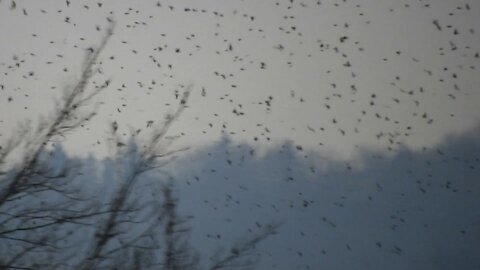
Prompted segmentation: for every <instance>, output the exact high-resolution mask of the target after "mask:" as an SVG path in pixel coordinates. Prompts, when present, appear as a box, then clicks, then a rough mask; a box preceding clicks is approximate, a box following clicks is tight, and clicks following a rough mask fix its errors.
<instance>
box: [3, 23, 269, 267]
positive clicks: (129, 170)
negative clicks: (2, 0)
mask: <svg viewBox="0 0 480 270" xmlns="http://www.w3.org/2000/svg"><path fill="white" fill-rule="evenodd" d="M113 30H114V24H113V23H112V24H111V25H110V27H109V29H108V30H107V32H106V34H105V36H104V37H103V39H102V41H101V43H100V45H99V46H98V48H97V49H95V50H91V51H92V52H91V53H90V54H88V55H87V56H86V61H85V63H84V65H83V69H82V73H81V76H80V78H79V80H78V81H77V82H76V84H74V85H73V86H72V87H71V88H67V89H65V91H64V95H63V97H62V98H61V99H60V100H59V101H57V106H56V108H55V111H54V113H53V114H52V116H51V117H48V118H45V119H43V120H40V121H39V122H40V124H39V125H38V127H37V128H35V129H31V127H30V125H28V124H25V125H23V126H21V127H20V128H19V130H18V132H17V134H15V136H13V137H12V138H11V139H10V140H8V141H7V142H5V143H4V145H2V147H1V148H0V269H82V270H89V269H166V270H180V269H200V268H201V266H200V257H199V255H198V253H197V252H195V250H194V249H193V247H192V245H191V244H190V241H189V234H190V232H191V230H190V227H189V223H188V221H189V220H188V219H187V218H185V217H183V216H182V215H180V214H179V213H178V198H177V196H175V195H174V193H175V188H174V184H173V181H172V179H171V177H170V176H169V175H168V174H167V173H166V172H164V171H163V170H162V168H163V167H164V166H165V165H166V164H168V163H170V162H173V161H174V157H175V154H176V153H178V152H181V151H185V150H186V149H185V148H182V149H174V150H171V144H172V142H173V140H171V139H167V137H166V135H167V134H168V132H169V130H170V128H171V126H172V125H173V123H174V122H175V121H177V120H178V119H179V118H180V116H181V115H182V113H183V112H184V110H185V109H186V108H187V104H188V99H189V96H190V93H191V90H192V87H191V86H190V87H187V88H186V90H185V91H184V93H183V96H182V97H181V99H180V102H179V104H178V107H177V108H176V110H175V111H174V112H173V113H171V114H168V115H167V116H166V117H165V119H164V121H163V122H161V121H159V125H158V126H153V127H152V128H151V129H149V130H150V133H148V132H140V131H131V135H130V136H129V137H128V138H127V139H126V141H125V139H123V137H122V136H120V135H119V134H118V123H116V122H114V123H112V124H111V137H110V140H109V142H110V143H111V149H112V150H113V154H112V157H111V158H110V161H111V163H112V164H113V167H112V168H113V171H114V172H112V175H114V177H113V178H112V179H103V180H105V181H109V182H108V183H107V185H106V186H107V188H106V189H102V190H100V191H98V193H99V194H100V195H103V196H106V199H104V200H102V199H100V198H99V196H97V197H96V196H95V195H98V194H90V195H85V192H84V191H85V187H84V183H83V182H82V181H79V180H78V179H79V178H78V177H77V175H78V174H79V172H80V169H81V166H82V162H81V160H80V159H71V158H65V159H64V162H61V163H58V162H57V163H55V162H52V160H55V158H54V156H55V155H56V154H57V152H58V151H57V152H56V151H55V149H56V148H55V147H54V140H55V139H56V138H58V137H66V136H68V135H69V134H70V133H71V132H73V131H75V130H76V129H77V128H79V127H80V126H82V125H83V124H85V123H86V122H87V121H89V120H90V119H92V117H94V116H95V110H94V109H91V108H90V109H88V108H89V105H90V104H91V102H92V100H93V98H94V97H95V96H96V95H98V94H99V93H100V92H101V91H103V90H104V89H106V88H107V87H108V86H109V84H110V81H109V80H107V81H105V82H104V83H102V84H101V85H100V86H98V87H96V88H95V89H93V90H89V85H90V81H91V80H92V78H93V77H94V76H95V74H96V70H97V69H96V68H97V65H98V63H99V60H98V59H99V56H100V54H101V53H102V51H103V50H104V48H105V46H106V45H107V43H108V41H109V39H110V37H111V36H112V35H113ZM16 156H19V157H20V158H19V159H18V158H16ZM276 228H277V226H273V225H272V226H265V227H264V230H262V231H259V232H258V234H257V235H255V236H254V237H252V238H251V239H247V240H245V241H243V242H239V243H237V244H235V245H233V247H231V248H230V249H223V250H220V251H218V252H217V253H216V254H214V256H213V257H212V259H211V261H210V264H211V266H210V267H208V269H212V270H213V269H227V268H228V269H231V268H242V269H243V268H247V267H251V266H253V265H254V264H255V262H256V256H255V254H254V253H253V252H252V251H254V250H255V248H256V244H257V243H259V242H261V241H262V240H264V239H265V238H266V237H268V236H270V235H271V234H273V233H275V229H276Z"/></svg>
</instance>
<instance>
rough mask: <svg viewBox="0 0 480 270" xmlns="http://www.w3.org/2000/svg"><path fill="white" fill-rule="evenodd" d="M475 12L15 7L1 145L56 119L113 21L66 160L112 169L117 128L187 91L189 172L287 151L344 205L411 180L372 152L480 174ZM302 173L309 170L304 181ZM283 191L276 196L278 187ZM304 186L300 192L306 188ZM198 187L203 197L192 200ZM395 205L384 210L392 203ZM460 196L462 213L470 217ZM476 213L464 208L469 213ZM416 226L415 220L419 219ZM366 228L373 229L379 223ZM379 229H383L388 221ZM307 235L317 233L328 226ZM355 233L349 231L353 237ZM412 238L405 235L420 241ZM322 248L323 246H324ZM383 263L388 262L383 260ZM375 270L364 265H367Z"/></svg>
mask: <svg viewBox="0 0 480 270" xmlns="http://www.w3.org/2000/svg"><path fill="white" fill-rule="evenodd" d="M479 15H480V5H479V4H478V3H476V2H475V1H466V2H465V1H447V0H442V1H421V0H417V1H404V0H402V1H394V0H386V1H373V0H364V1H352V0H338V1H327V0H321V1H316V0H314V1H306V0H305V1H297V0H287V1H285V0H278V1H254V0H243V1H242V0H238V1H233V0H232V1H218V0H217V1H214V0H205V1H203V0H202V1H193V0H192V1H183V0H182V1H156V0H155V1H135V2H132V1H71V2H69V1H20V0H17V1H10V0H9V1H7V0H3V1H0V36H1V37H2V38H1V41H0V86H1V89H0V142H4V141H6V140H7V138H8V137H9V136H11V135H12V134H15V132H16V128H17V127H18V125H19V124H21V123H23V122H24V121H26V120H31V121H32V125H33V126H34V125H35V124H36V123H38V120H39V119H41V117H48V115H49V114H51V113H52V112H53V110H54V108H55V107H54V106H55V100H56V98H57V99H58V98H59V97H60V96H61V94H62V90H63V89H68V88H69V87H71V86H72V84H73V82H75V80H76V79H78V78H79V76H80V73H81V67H82V62H83V61H84V58H85V55H86V54H87V52H88V49H89V48H96V47H98V45H99V43H100V41H101V38H102V36H103V35H104V31H105V29H107V28H108V25H109V21H115V22H116V26H115V28H114V31H113V33H114V34H113V35H112V38H111V39H110V41H109V42H108V44H107V46H106V48H105V49H104V51H103V52H102V54H101V55H100V61H101V63H99V64H98V65H97V68H98V70H97V74H96V75H95V76H94V77H93V79H92V82H91V86H90V88H89V89H91V91H95V90H94V89H95V88H94V87H95V85H100V84H101V83H102V82H104V81H105V80H107V79H109V80H111V82H110V85H109V87H108V88H106V89H105V90H104V91H102V92H101V93H100V94H99V95H97V96H96V98H95V101H94V104H92V105H91V107H90V109H96V110H97V115H96V117H95V118H94V119H93V120H92V121H90V122H89V123H87V124H86V125H85V126H83V127H82V128H80V129H79V130H78V131H75V132H74V133H72V134H69V137H68V138H65V139H59V142H62V143H63V144H64V147H65V149H66V151H67V152H68V153H69V154H70V155H73V156H81V157H87V156H89V155H93V156H95V157H96V158H98V159H101V158H104V157H106V156H108V153H109V151H108V147H107V145H108V130H109V129H110V128H111V124H112V122H114V121H116V122H117V123H118V124H119V127H120V128H119V129H120V131H121V132H123V133H124V134H125V137H128V136H129V134H130V133H129V132H130V130H138V129H142V130H148V129H149V128H150V127H149V124H148V123H149V121H153V122H152V123H154V124H155V125H156V124H161V123H162V122H163V121H164V120H165V115H166V114H168V113H171V112H173V111H174V110H175V108H176V106H177V104H178V103H179V97H181V94H182V92H184V91H185V90H186V89H191V90H192V92H191V96H190V98H189V100H188V103H187V105H188V107H187V109H186V110H185V111H184V112H183V114H182V115H181V117H180V119H179V120H178V121H177V122H175V124H174V126H173V127H172V129H171V130H170V133H169V136H171V137H172V138H173V137H178V138H177V139H176V140H175V142H174V143H173V145H172V148H173V149H176V148H182V147H185V146H187V147H189V148H190V150H189V151H188V152H187V153H185V155H186V156H185V157H184V159H185V160H189V159H192V161H191V163H192V164H195V163H196V161H197V160H199V161H201V160H203V159H204V158H205V157H206V156H208V155H207V152H208V151H206V152H205V151H204V149H207V148H209V147H211V148H214V149H216V148H218V145H219V144H220V145H221V144H222V143H223V142H225V140H228V144H229V145H232V147H233V148H235V147H237V146H239V147H240V146H245V147H247V146H248V147H250V148H252V149H254V150H255V157H252V159H253V160H255V161H256V162H259V160H262V158H264V159H266V160H267V159H268V158H272V154H271V153H272V152H275V151H277V150H278V149H283V147H285V146H286V145H287V146H289V147H292V148H293V151H294V152H295V154H294V155H293V156H294V157H295V158H292V159H293V160H295V159H298V158H300V159H301V160H302V161H301V163H302V164H303V163H304V162H305V163H306V164H310V165H309V166H310V167H311V166H314V167H315V168H317V170H318V171H316V173H315V177H317V178H318V177H324V176H329V175H330V176H329V177H331V178H333V179H338V180H337V181H340V182H339V184H338V186H336V187H335V188H337V189H338V190H337V191H338V193H342V192H343V191H346V190H351V189H353V190H357V191H358V190H363V189H368V188H369V187H371V183H366V182H365V183H364V184H365V186H358V184H354V183H353V182H355V181H354V180H344V179H347V178H348V179H354V178H355V177H362V173H361V172H364V173H365V175H367V176H368V177H370V174H371V173H372V174H375V175H376V176H375V177H376V178H377V179H378V181H380V182H381V181H383V180H382V177H385V176H386V175H389V174H392V175H394V176H395V178H402V173H400V172H397V171H395V170H393V171H392V170H390V169H388V168H389V167H388V166H387V165H386V164H383V163H382V164H375V163H372V161H371V160H370V158H369V156H371V155H373V156H375V155H378V156H382V157H385V158H388V159H387V160H391V161H392V162H399V163H398V164H402V165H401V166H400V165H399V166H400V167H401V168H405V170H408V168H410V167H411V166H413V167H415V166H416V165H415V164H408V162H406V161H404V156H405V155H406V154H405V153H408V154H409V155H412V156H418V157H425V155H433V156H434V154H432V153H447V155H449V154H450V153H449V152H446V150H445V149H450V152H452V153H453V152H455V153H456V155H458V156H460V157H462V156H472V160H473V161H471V162H474V163H475V162H478V154H479V148H478V141H475V140H473V139H471V138H470V137H475V135H476V134H477V135H478V126H479V117H480V110H479V109H478V104H480V91H479V90H478V89H477V88H478V85H480V76H478V68H479V63H480V56H479V54H480V35H479V31H480V29H479V26H480V20H478V16H479ZM86 109H87V110H88V108H86ZM471 134H474V135H471ZM458 138H468V139H465V140H466V141H467V143H470V144H472V145H473V146H472V147H470V148H469V147H463V148H462V149H463V150H462V151H464V152H462V151H457V150H456V149H455V146H456V145H460V144H462V145H463V139H458ZM459 141H462V143H460V142H459ZM452 147H453V148H452ZM302 156H304V158H302ZM305 156H308V157H305ZM475 156H476V157H477V161H474V160H475V158H474V157H475ZM319 157H321V158H319ZM448 157H449V158H453V157H452V156H448ZM272 159H273V160H275V159H274V158H272ZM447 159H448V158H447ZM204 162H205V161H203V163H204ZM198 163H199V165H198V166H200V167H201V166H206V167H208V166H210V165H208V164H207V165H205V164H203V163H202V162H198ZM200 164H202V165H200ZM330 164H340V165H338V166H340V167H341V168H342V169H345V168H348V170H353V171H354V172H355V173H354V176H349V177H346V176H345V175H344V174H343V173H342V174H340V173H335V170H334V171H333V172H332V171H331V170H330ZM405 164H407V165H405ZM448 164H449V165H448V166H447V168H448V170H447V171H446V172H445V173H447V172H448V173H452V179H460V180H458V181H460V182H459V185H460V184H461V186H462V187H463V186H465V187H466V186H468V185H473V187H472V189H471V190H473V191H472V192H473V194H476V195H478V192H479V189H478V184H471V183H470V184H469V181H468V180H472V181H473V178H474V176H475V175H478V170H476V171H475V170H474V171H473V172H472V171H469V172H468V173H463V172H462V170H460V169H459V168H460V167H459V166H460V165H455V164H451V163H448ZM175 166H180V167H181V165H173V167H172V170H173V171H174V172H176V173H178V174H179V175H182V172H181V171H182V170H181V169H178V167H175ZM224 166H227V168H228V165H225V164H224ZM262 166H263V167H262ZM262 166H259V167H255V168H254V169H252V175H253V174H256V173H258V174H260V175H263V176H262V177H260V176H255V179H263V180H258V181H260V182H262V181H266V182H267V183H271V181H272V180H271V178H272V177H273V176H272V174H271V173H269V172H270V171H271V166H266V165H265V166H264V165H262ZM272 166H273V165H272ZM462 166H463V165H462ZM307 167H308V166H307ZM413 167H412V168H413ZM440 167H441V166H440ZM440 167H435V168H440ZM477 167H478V164H477ZM385 168H387V169H385ZM412 168H410V169H411V170H413V169H412ZM415 168H416V167H415ZM297 169H298V168H297ZM417 169H418V168H417ZM199 170H201V169H199ZM306 170H308V169H306ZM247 172H248V170H247ZM455 172H458V174H455ZM191 173H192V174H193V172H191ZM303 173H304V172H301V170H299V169H298V172H297V174H298V175H299V177H300V175H303ZM185 174H188V173H185ZM237 174H245V171H242V172H241V173H240V172H236V171H231V172H230V175H231V176H232V177H233V176H234V175H237ZM273 175H276V174H273ZM278 175H283V174H282V173H278ZM278 175H276V176H275V177H277V176H278ZM363 176H364V175H363ZM278 177H280V176H278ZM315 177H313V178H315ZM368 177H365V178H368ZM438 177H440V176H438ZM315 179H316V178H315ZM315 179H312V180H311V181H313V183H315ZM435 179H437V178H435ZM343 180H344V182H342V181H343ZM384 181H386V182H387V183H390V182H389V181H387V180H384ZM432 181H433V180H432ZM439 181H440V180H439ZM442 181H443V179H442ZM452 181H454V180H452ZM319 182H321V181H319ZM327 182H328V181H327ZM282 183H283V182H282ZM322 183H323V182H322ZM390 184H391V183H390ZM258 185H259V187H261V186H262V185H264V183H263V182H262V183H261V184H258ZM272 185H273V186H274V187H275V186H276V184H275V182H274V181H273V183H272ZM299 185H300V187H299V189H305V188H306V187H309V186H308V185H307V184H299ZM313 185H314V186H315V188H312V190H317V191H318V190H321V189H320V188H321V187H322V185H324V184H318V185H315V184H313ZM412 185H413V184H412ZM391 186H392V188H393V187H395V185H394V184H391ZM407 186H408V185H407ZM434 186H435V185H434ZM408 187H410V186H408ZM415 187H416V186H415ZM270 188H271V189H272V191H271V192H270V193H269V194H270V195H269V196H267V198H268V200H271V201H274V198H276V197H275V196H276V195H275V194H274V193H275V192H274V190H276V189H275V188H273V187H270ZM335 188H333V189H335ZM279 189H280V191H278V192H279V194H282V192H287V191H288V189H289V188H288V187H284V185H283V184H282V185H280V187H279ZM186 190H187V191H185V192H193V191H192V187H190V188H189V189H186ZM188 190H190V191H188ZM407 190H408V191H409V192H410V191H411V190H410V189H407ZM465 190H466V188H465ZM324 192H326V191H325V190H323V191H318V193H317V195H314V194H312V197H315V196H321V195H322V194H324ZM332 192H333V191H332ZM412 192H413V191H412ZM439 192H440V191H439ZM442 192H443V191H442ZM475 192H476V193H475ZM193 193H195V192H193ZM333 193H334V194H337V193H335V192H333ZM359 193H360V194H363V191H362V192H359ZM198 194H203V193H201V192H199V193H198ZM198 194H197V195H196V196H200V195H198ZM409 194H410V193H407V196H408V195H409ZM462 194H463V193H462ZM469 194H470V195H471V194H472V193H469ZM470 195H468V196H470ZM205 196H207V195H205ZM208 196H210V195H208ZM278 196H280V195H278ZM332 196H333V195H332ZM412 196H413V197H412V200H413V201H414V202H416V203H418V204H419V205H425V204H427V203H438V204H439V207H440V206H443V204H441V203H439V202H438V201H435V200H434V199H432V200H425V201H422V200H421V199H418V200H417V197H416V196H417V195H412ZM445 196H446V195H445ZM465 196H467V195H465ZM468 196H467V197H468ZM471 196H473V195H471ZM200 197H201V196H200ZM387 197H388V196H387ZM387 197H385V198H383V199H384V200H386V201H388V200H387ZM248 198H249V197H248V196H247V197H245V200H247V201H248V200H249V199H248ZM442 198H450V197H448V196H446V197H442ZM468 198H470V197H468ZM450 199H451V200H454V201H455V202H458V205H459V207H461V206H465V205H466V203H465V202H464V201H463V200H461V201H457V198H450ZM332 200H333V199H332ZM472 200H474V199H472ZM360 201H362V200H360ZM447 201H448V200H447ZM474 201H475V200H474ZM362 202H363V201H362ZM475 202H478V200H477V201H475ZM187 205H188V204H187ZM400 205H402V204H401V203H400ZM468 205H469V206H468V207H467V206H465V207H466V209H470V210H471V211H473V210H472V208H471V207H470V205H471V204H468ZM348 209H349V212H347V213H345V215H344V216H343V217H347V216H349V214H352V213H355V208H354V207H352V208H348ZM362 209H363V210H362V211H368V209H370V208H368V207H364V208H362ZM187 211H188V209H187ZM382 211H387V212H388V209H387V210H386V209H383V208H382ZM432 211H433V210H432ZM448 211H450V210H448ZM433 212H434V213H437V211H433ZM453 212H455V211H454V210H452V213H453ZM449 213H450V212H449ZM296 215H299V216H300V217H295V218H294V219H300V220H301V219H302V218H304V216H303V215H302V212H301V210H299V211H298V212H296V213H295V214H294V215H293V216H296ZM245 217H248V215H246V214H245ZM283 218H285V215H283ZM411 218H412V219H413V220H415V221H418V219H416V217H415V215H413V217H411ZM478 218H479V214H478V213H477V214H476V215H474V214H472V215H467V214H466V215H465V216H463V217H461V219H462V221H461V222H459V224H467V223H469V222H470V221H472V220H473V219H475V220H476V222H477V224H478ZM287 219H290V217H288V215H287ZM365 220H367V221H368V220H375V219H374V218H372V217H371V216H370V215H367V218H365ZM377 221H378V222H380V224H382V223H381V222H383V219H379V220H377ZM320 223H321V222H320ZM345 223H348V222H347V221H345ZM415 223H416V222H415ZM300 224H305V226H306V227H309V228H310V230H311V231H312V232H313V231H314V229H313V227H314V225H313V224H316V223H315V222H313V223H312V222H309V221H306V222H305V223H300ZM299 226H301V225H299ZM364 226H367V224H364ZM442 229H445V230H446V229H447V228H445V227H441V228H439V229H438V231H435V230H433V231H434V232H432V234H431V235H432V238H433V237H435V236H438V235H441V232H442ZM352 230H353V229H352V228H351V227H349V226H346V227H345V235H347V234H348V233H349V232H350V231H352ZM413 230H414V229H413V228H410V229H409V230H407V231H408V233H407V234H408V235H409V236H411V237H413V236H412V234H411V233H412V232H413ZM371 233H373V232H371ZM478 233H479V232H478V229H477V230H476V236H478ZM353 234H354V233H353ZM354 237H357V238H356V239H357V240H358V241H360V242H361V241H363V240H364V238H362V237H360V235H357V234H354ZM392 237H393V236H392ZM395 237H398V236H395ZM400 238H401V237H400ZM400 238H394V237H393V238H391V239H400ZM280 239H283V238H280ZM407 239H410V238H408V237H407ZM412 239H413V238H412ZM334 240H335V239H332V240H331V241H334ZM295 241H296V240H295ZM295 241H294V240H292V243H294V242H295ZM428 241H431V239H429V240H428ZM428 241H426V242H428ZM407 242H408V241H407ZM297 244H298V245H301V244H299V243H297ZM310 245H311V248H312V249H320V245H319V244H317V243H315V242H312V243H310ZM392 245H393V244H392ZM405 245H408V246H415V245H414V244H412V242H408V243H407V244H405ZM438 245H439V246H442V245H441V244H438ZM465 247H466V248H468V247H470V248H472V247H475V248H476V250H477V251H478V244H474V243H470V242H469V244H468V243H467V244H466V245H465ZM439 249H440V248H439ZM423 250H429V249H428V248H425V249H423ZM473 250H475V249H473ZM443 252H446V253H448V252H447V251H445V250H443V249H442V250H441V252H439V253H438V254H440V255H438V254H437V255H435V256H438V258H441V257H442V256H441V254H443ZM339 254H340V251H339ZM360 255H361V254H360ZM360 255H358V256H360ZM306 257H307V259H305V260H306V261H307V262H308V263H306V264H309V265H311V267H312V268H311V269H316V267H315V266H320V265H323V266H330V267H335V266H339V264H337V265H336V264H335V262H334V261H332V262H331V263H330V264H323V262H322V261H316V259H315V256H313V255H311V256H310V257H308V256H307V255H306ZM336 257H338V256H334V258H336ZM420 257H421V256H420ZM457 257H458V258H457ZM457 257H455V259H454V260H452V261H455V262H456V261H461V259H460V258H461V255H458V256H457ZM275 258H277V257H275ZM375 258H377V259H378V260H381V256H379V257H375ZM421 258H422V260H424V261H426V262H424V264H421V263H419V264H418V265H416V264H415V263H412V264H409V262H410V261H408V260H407V259H405V260H404V261H402V263H401V264H399V265H402V266H405V267H407V268H410V269H415V267H417V268H416V269H427V268H428V267H429V266H431V265H435V264H433V263H432V262H433V261H435V260H434V259H431V258H430V259H429V257H428V256H424V257H421ZM469 258H470V257H469ZM414 259H415V260H416V259H418V258H414ZM358 260H360V259H359V257H358V258H357V259H352V261H358ZM364 260H366V259H364ZM412 260H413V259H412ZM415 260H413V261H415ZM439 260H440V261H441V259H439ZM467 261H468V262H469V263H467V264H466V266H467V267H472V268H471V269H475V268H473V265H474V259H472V258H470V259H467ZM368 263H371V262H367V264H366V265H365V266H364V268H370V267H369V265H368ZM476 263H477V264H476V266H475V267H477V268H478V261H477V262H476ZM291 266H292V267H296V266H294V265H293V264H291ZM370 266H371V265H370ZM437 266H438V265H437ZM344 267H348V265H347V266H345V265H344ZM421 267H423V268H421ZM425 267H427V268H425ZM361 268H362V267H361ZM435 268H437V267H435ZM285 269H294V268H285ZM379 269H385V268H379ZM399 269H405V268H399ZM430 269H432V268H430ZM437 269H440V268H437ZM445 269H451V268H445ZM466 269H468V268H466Z"/></svg>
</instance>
